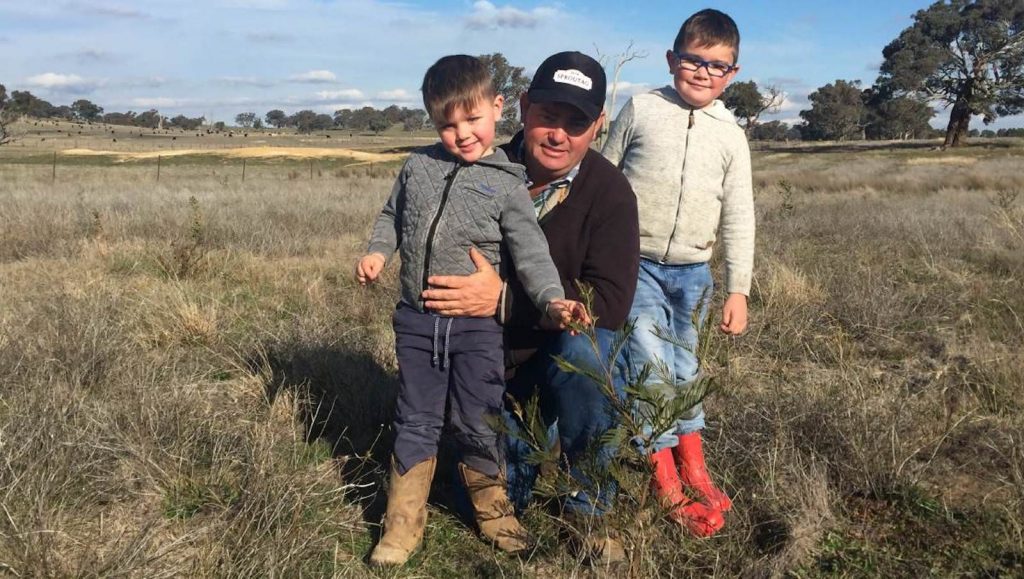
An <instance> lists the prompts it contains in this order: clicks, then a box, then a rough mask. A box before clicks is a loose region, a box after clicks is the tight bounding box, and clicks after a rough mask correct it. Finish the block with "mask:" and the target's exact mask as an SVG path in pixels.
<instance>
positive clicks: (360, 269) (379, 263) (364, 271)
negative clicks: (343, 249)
mask: <svg viewBox="0 0 1024 579" xmlns="http://www.w3.org/2000/svg"><path fill="white" fill-rule="evenodd" d="M386 261H387V258H385V257H384V256H383V255H381V254H379V253H371V254H369V255H364V256H363V257H362V259H360V260H359V263H357V264H356V279H357V280H359V283H360V284H361V285H366V284H368V283H373V282H374V281H377V277H378V276H379V275H380V272H381V270H383V269H384V262H386Z"/></svg>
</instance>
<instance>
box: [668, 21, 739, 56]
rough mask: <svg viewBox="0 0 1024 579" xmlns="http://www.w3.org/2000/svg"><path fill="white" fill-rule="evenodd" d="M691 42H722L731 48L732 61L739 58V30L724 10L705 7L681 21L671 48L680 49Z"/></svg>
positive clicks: (705, 44) (711, 44) (699, 43)
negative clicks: (681, 23)
mask: <svg viewBox="0 0 1024 579" xmlns="http://www.w3.org/2000/svg"><path fill="white" fill-rule="evenodd" d="M692 43H697V46H700V47H706V46H715V45H716V44H722V45H725V46H728V47H730V48H732V63H733V64H736V62H737V61H739V58H740V30H739V28H737V27H736V22H735V21H733V19H732V18H730V17H729V15H728V14H726V13H725V12H719V11H718V10H715V9H713V8H705V9H704V10H701V11H700V12H697V13H695V14H694V15H693V16H690V17H689V18H687V19H686V22H683V25H682V27H680V28H679V34H676V41H675V43H673V44H672V50H682V49H683V48H685V47H686V46H689V45H690V44H692Z"/></svg>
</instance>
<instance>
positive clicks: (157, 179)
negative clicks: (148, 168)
mask: <svg viewBox="0 0 1024 579" xmlns="http://www.w3.org/2000/svg"><path fill="white" fill-rule="evenodd" d="M160 157H161V155H157V156H156V181H157V183H159V182H160Z"/></svg>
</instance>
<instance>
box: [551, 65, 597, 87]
mask: <svg viewBox="0 0 1024 579" xmlns="http://www.w3.org/2000/svg"><path fill="white" fill-rule="evenodd" d="M554 80H555V82H561V83H565V84H571V85H572V86H575V87H579V88H581V89H583V90H590V89H591V88H593V87H594V81H593V80H591V79H590V77H589V76H587V75H585V74H583V73H582V72H580V71H578V70H576V69H575V68H570V69H568V70H556V71H555V78H554Z"/></svg>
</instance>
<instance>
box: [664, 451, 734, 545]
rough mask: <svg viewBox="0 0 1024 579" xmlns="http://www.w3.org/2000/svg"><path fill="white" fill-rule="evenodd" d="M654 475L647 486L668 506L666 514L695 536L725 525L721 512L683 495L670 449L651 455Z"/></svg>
mask: <svg viewBox="0 0 1024 579" xmlns="http://www.w3.org/2000/svg"><path fill="white" fill-rule="evenodd" d="M651 464H652V465H653V466H654V474H653V475H652V476H651V489H652V490H653V491H654V494H655V496H657V497H658V501H659V502H660V503H661V505H662V506H663V507H665V508H666V509H671V511H670V512H669V517H670V518H671V519H672V520H673V521H675V522H677V523H679V524H680V525H682V526H684V527H686V528H687V529H689V530H690V531H691V532H692V533H693V534H694V535H697V536H698V537H710V536H711V535H714V534H715V533H716V532H718V529H721V528H722V525H724V524H725V520H723V519H722V513H721V512H719V511H718V510H716V509H713V508H711V507H708V506H706V505H703V504H701V503H698V502H696V501H694V500H691V499H690V498H689V497H687V496H686V495H685V494H683V487H682V483H681V482H680V480H679V473H678V471H677V470H676V461H675V459H674V458H673V457H672V450H671V449H668V448H665V449H662V450H659V451H658V452H655V453H652V454H651Z"/></svg>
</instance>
